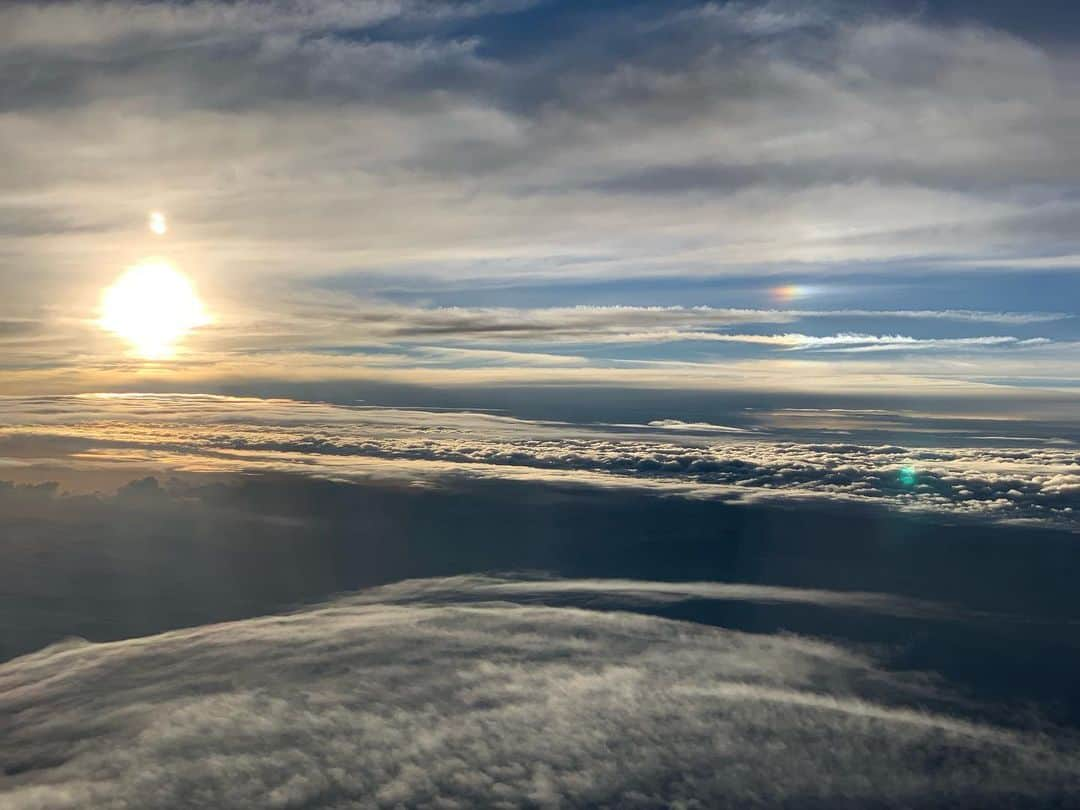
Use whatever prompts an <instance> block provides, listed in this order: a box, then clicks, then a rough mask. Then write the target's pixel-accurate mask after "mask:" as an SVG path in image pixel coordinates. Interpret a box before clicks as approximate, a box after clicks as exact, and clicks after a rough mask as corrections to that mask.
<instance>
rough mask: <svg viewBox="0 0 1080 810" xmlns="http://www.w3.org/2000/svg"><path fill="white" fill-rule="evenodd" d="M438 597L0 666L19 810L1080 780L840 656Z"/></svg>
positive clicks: (859, 799)
mask: <svg viewBox="0 0 1080 810" xmlns="http://www.w3.org/2000/svg"><path fill="white" fill-rule="evenodd" d="M438 584H439V585H440V586H441V587H442V588H443V589H444V591H453V590H454V589H457V590H458V593H459V600H458V601H456V600H455V599H454V598H452V597H447V595H446V593H444V594H443V597H442V598H441V599H439V600H437V601H436V602H434V603H432V602H425V601H424V591H425V586H426V584H425V583H423V582H421V583H415V584H414V585H412V586H397V587H395V588H392V589H389V590H388V591H385V592H379V591H376V592H374V593H370V594H367V595H364V596H362V597H360V598H343V599H340V600H336V601H333V602H330V603H327V604H325V605H321V606H318V607H313V608H309V609H305V610H303V611H300V612H297V613H293V614H288V615H283V616H272V617H267V618H262V619H252V620H248V621H245V622H239V623H233V624H222V625H214V626H208V627H202V628H196V629H191V630H183V631H177V632H172V633H167V634H164V635H160V636H154V637H150V638H146V639H139V640H132V641H121V642H115V643H111V644H100V645H90V644H85V643H76V642H73V643H67V644H62V645H58V646H55V647H50V648H48V649H45V650H43V651H41V652H39V653H36V654H34V655H30V656H26V657H24V658H21V659H17V660H15V661H12V662H9V663H7V664H5V665H3V666H2V667H0V685H2V689H0V706H2V708H3V710H4V713H5V714H6V715H7V716H8V717H10V718H13V722H12V724H11V725H10V726H9V728H8V731H7V733H6V734H5V737H4V742H3V745H2V747H0V756H2V761H3V766H4V769H5V771H6V772H7V774H8V776H7V780H6V783H5V786H4V788H3V789H2V790H3V794H2V795H3V799H4V803H5V806H7V807H11V808H13V810H15V809H16V808H17V809H18V810H22V808H30V807H34V808H50V809H52V808H57V809H59V808H65V807H71V808H75V807H87V806H100V807H105V806H108V807H117V808H120V807H146V806H147V805H148V804H150V805H152V806H154V807H160V808H169V807H188V806H191V803H192V802H197V803H200V804H213V805H216V806H229V807H256V806H257V807H267V806H281V807H287V806H297V805H310V806H321V807H340V808H345V807H361V806H364V807H384V806H385V807H395V806H408V807H467V806H476V805H477V804H481V803H492V802H497V803H499V804H500V805H501V806H506V807H515V806H541V807H556V806H585V805H590V806H597V805H601V806H604V805H612V806H616V805H617V806H620V807H629V806H641V807H658V806H686V807H694V806H711V807H747V806H776V805H786V806H813V805H815V804H819V805H820V804H822V803H824V804H827V805H829V806H832V807H857V806H865V803H866V802H868V801H873V802H876V803H879V804H883V805H884V806H897V807H899V806H907V807H911V806H922V805H924V804H925V805H926V806H936V805H940V804H947V805H949V806H954V807H955V806H963V807H1035V806H1040V805H1045V804H1047V803H1054V802H1062V801H1067V797H1068V796H1070V795H1073V793H1074V792H1075V791H1076V790H1077V788H1078V786H1080V770H1078V768H1077V761H1078V760H1077V758H1076V756H1075V753H1074V752H1073V751H1072V750H1071V749H1070V748H1068V747H1061V746H1060V745H1058V744H1057V743H1055V742H1053V741H1051V740H1048V739H1047V738H1046V737H1043V736H1036V735H1032V734H1029V733H1025V732H1020V731H1010V730H1007V729H1005V728H1000V727H995V726H993V725H989V724H985V723H978V722H971V721H967V720H964V719H962V718H960V717H957V716H953V715H950V714H949V713H948V712H946V711H941V710H938V711H926V710H923V709H920V708H918V707H917V703H918V701H919V700H921V699H924V698H925V697H926V696H927V691H926V684H925V683H923V682H921V681H920V680H919V679H918V678H912V677H910V676H908V677H904V676H898V675H895V674H891V673H889V672H887V671H885V670H883V669H881V668H880V665H879V664H878V663H877V662H876V661H875V660H874V659H873V658H870V657H867V656H865V655H862V654H858V653H855V652H852V651H849V650H846V649H844V648H842V647H839V646H836V645H832V644H827V643H823V642H819V641H813V640H809V639H802V638H798V637H786V638H785V637H757V636H753V635H743V634H740V633H735V632H731V631H725V630H719V629H713V628H705V627H700V626H694V625H690V624H685V623H681V622H672V621H667V620H663V619H658V618H651V617H646V616H636V615H633V614H629V613H618V612H615V613H610V612H607V613H598V612H594V611H584V610H580V609H573V608H567V607H561V608H560V607H546V606H536V605H534V606H522V605H507V604H505V603H491V602H488V603H485V602H476V601H474V600H473V599H469V598H468V597H470V596H471V595H472V594H471V592H470V591H471V586H470V583H469V582H468V581H458V582H456V583H455V582H443V583H438ZM576 587H579V588H583V589H588V587H589V585H588V583H580V584H578V585H577V586H576ZM643 587H647V584H645V585H644V586H643ZM885 695H888V697H885Z"/></svg>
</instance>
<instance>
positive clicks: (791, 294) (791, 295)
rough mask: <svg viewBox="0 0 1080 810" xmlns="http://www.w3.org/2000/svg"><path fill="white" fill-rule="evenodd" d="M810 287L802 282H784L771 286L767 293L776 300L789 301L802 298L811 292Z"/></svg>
mask: <svg viewBox="0 0 1080 810" xmlns="http://www.w3.org/2000/svg"><path fill="white" fill-rule="evenodd" d="M813 291H814V290H813V288H812V287H807V286H805V285H803V284H784V285H782V286H779V287H773V288H772V289H770V290H769V293H770V294H771V295H772V297H773V298H775V299H776V300H778V301H783V302H785V303H790V302H791V301H795V300H796V299H799V298H804V297H806V296H808V295H810V294H811V293H812V292H813Z"/></svg>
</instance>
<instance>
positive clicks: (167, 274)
mask: <svg viewBox="0 0 1080 810" xmlns="http://www.w3.org/2000/svg"><path fill="white" fill-rule="evenodd" d="M209 322H210V317H209V315H208V314H207V312H206V308H205V307H204V306H203V303H202V301H200V300H199V297H198V296H197V295H196V294H195V288H194V287H192V285H191V282H190V281H189V280H188V278H187V277H186V276H185V275H184V274H183V273H180V272H179V271H177V270H176V269H174V268H173V266H172V265H170V264H169V263H168V262H166V261H163V260H160V259H150V260H147V261H144V262H141V263H139V264H137V265H135V266H134V267H132V268H131V269H130V270H128V271H127V272H126V273H124V274H123V275H122V276H120V278H118V279H117V280H116V282H115V283H114V284H113V285H112V286H111V287H109V288H108V289H107V290H105V292H104V294H103V295H102V296H101V320H100V321H99V323H100V324H101V326H102V328H104V329H107V330H108V331H110V332H112V333H114V334H116V335H119V336H120V337H122V338H124V339H125V340H127V341H128V342H130V343H131V345H132V347H133V348H134V350H135V353H136V354H138V355H139V356H140V357H142V358H144V359H147V360H160V359H163V358H167V357H171V356H172V355H173V353H174V351H175V347H176V343H177V342H178V341H179V340H180V339H181V338H182V337H183V336H184V335H185V334H187V333H188V332H190V331H191V330H192V329H194V328H196V327H198V326H203V325H205V324H207V323H209Z"/></svg>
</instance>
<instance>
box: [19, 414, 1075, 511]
mask: <svg viewBox="0 0 1080 810" xmlns="http://www.w3.org/2000/svg"><path fill="white" fill-rule="evenodd" d="M658 421H659V422H660V424H657V425H652V426H649V425H604V424H592V425H574V424H565V423H559V422H544V421H530V420H523V419H516V418H512V417H508V416H500V415H496V414H482V413H469V412H446V411H440V412H437V413H432V412H425V411H417V410H404V409H391V408H365V407H351V408H350V407H341V406H333V405H327V404H320V403H298V402H293V401H289V400H258V399H233V398H228V397H189V396H184V395H178V396H167V395H162V396H155V395H146V396H134V397H124V396H113V397H40V398H25V399H23V398H7V399H2V400H0V425H3V424H6V425H8V426H9V427H8V428H7V429H6V430H4V431H2V432H0V449H2V448H3V447H4V446H5V443H9V442H10V443H14V445H16V446H18V447H19V448H20V458H23V459H24V460H25V459H32V458H34V457H37V458H38V459H39V460H41V461H42V463H44V462H46V461H48V462H50V463H53V464H55V454H56V453H57V452H58V447H57V442H58V441H59V442H60V444H61V445H62V443H63V440H73V441H74V442H75V445H74V449H72V450H70V451H69V452H70V453H71V455H70V457H69V459H68V460H66V461H65V463H66V464H69V465H72V466H77V467H87V466H89V467H94V466H101V467H109V466H113V465H141V466H142V467H145V468H151V469H159V470H163V471H167V470H199V471H206V470H220V471H244V470H248V471H258V470H262V471H288V472H293V473H299V474H302V475H315V476H322V477H331V478H335V479H339V480H349V479H364V478H369V477H375V478H379V477H384V478H395V479H397V478H405V479H409V480H426V481H431V482H438V481H439V480H442V479H445V478H448V477H450V478H452V477H454V476H468V477H476V478H506V479H523V480H559V481H563V482H567V483H576V484H579V485H583V486H585V485H587V486H608V487H645V488H655V489H662V490H665V491H669V492H672V493H681V494H684V495H688V496H692V497H705V498H708V497H713V498H723V499H735V500H737V499H745V500H760V499H766V498H768V499H773V498H776V499H827V500H834V501H835V500H847V501H850V502H853V503H864V504H875V505H882V506H888V507H892V508H899V509H905V510H915V511H926V512H932V513H939V514H947V515H952V516H967V517H971V518H982V519H992V520H1015V519H1035V520H1040V521H1044V522H1049V523H1052V524H1055V525H1059V526H1062V527H1064V528H1068V529H1070V530H1076V529H1078V528H1080V524H1078V523H1077V519H1078V517H1080V499H1078V498H1080V489H1078V487H1080V456H1077V453H1076V450H1075V448H1074V447H1073V446H1072V445H1068V444H1048V443H1039V442H1029V443H1028V444H1029V445H1037V446H1028V447H1014V446H1010V447H1008V448H997V447H983V446H977V445H976V446H971V445H965V444H963V443H961V442H959V441H956V442H955V443H944V446H937V447H935V448H934V449H926V448H920V447H904V446H899V445H892V444H883V445H871V444H859V443H836V442H831V443H820V442H817V443H815V442H808V441H792V440H790V439H786V438H783V437H771V436H769V435H768V434H762V433H754V432H747V433H733V432H730V431H717V430H715V429H712V430H705V429H702V428H700V427H695V428H693V429H692V430H685V429H684V430H672V428H671V420H658ZM943 435H949V434H948V433H945V434H943ZM954 435H955V434H954ZM960 438H962V436H957V440H959V439H960ZM35 442H37V443H39V444H38V447H39V449H37V450H35V449H34V447H35ZM24 463H25V461H24ZM906 467H910V468H912V469H913V470H914V471H915V473H914V478H915V480H913V481H912V480H905V477H904V476H902V475H901V470H902V469H903V468H906Z"/></svg>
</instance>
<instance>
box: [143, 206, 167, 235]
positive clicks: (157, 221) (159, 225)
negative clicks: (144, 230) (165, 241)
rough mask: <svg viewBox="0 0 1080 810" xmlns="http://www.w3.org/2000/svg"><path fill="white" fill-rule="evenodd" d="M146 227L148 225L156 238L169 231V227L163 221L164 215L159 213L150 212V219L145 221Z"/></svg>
mask: <svg viewBox="0 0 1080 810" xmlns="http://www.w3.org/2000/svg"><path fill="white" fill-rule="evenodd" d="M147 225H149V227H150V230H151V231H153V232H154V233H156V234H157V235H158V236H163V235H164V234H165V232H166V231H167V230H169V225H168V223H167V222H166V221H165V215H164V214H163V213H161V212H160V211H152V212H151V213H150V218H149V220H148V221H147Z"/></svg>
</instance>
